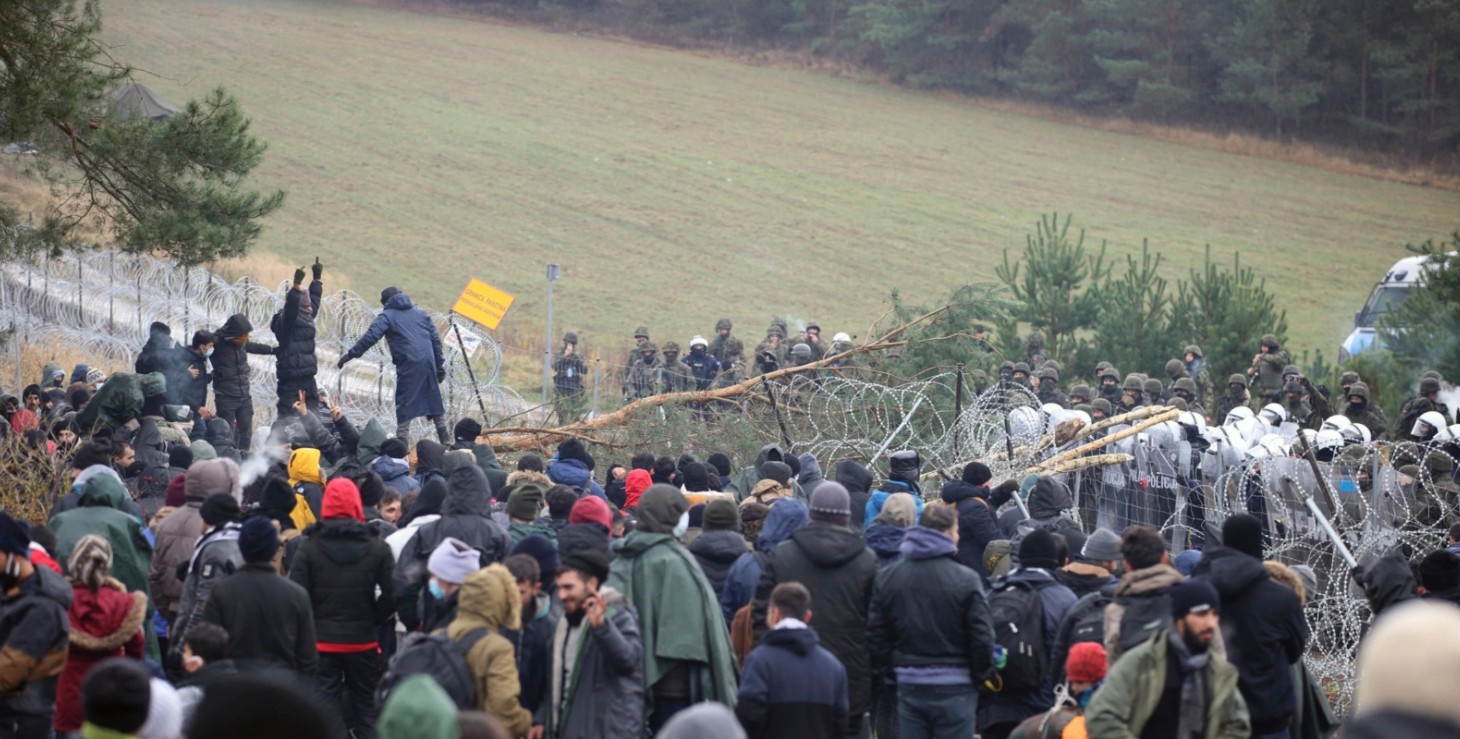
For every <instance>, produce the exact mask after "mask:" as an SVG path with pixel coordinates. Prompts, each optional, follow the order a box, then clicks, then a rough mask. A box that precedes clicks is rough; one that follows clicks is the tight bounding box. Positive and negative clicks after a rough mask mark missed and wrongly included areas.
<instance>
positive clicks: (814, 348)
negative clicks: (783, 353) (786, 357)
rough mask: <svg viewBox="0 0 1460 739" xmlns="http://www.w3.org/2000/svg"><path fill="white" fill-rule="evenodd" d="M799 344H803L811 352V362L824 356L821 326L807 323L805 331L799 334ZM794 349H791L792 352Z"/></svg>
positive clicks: (813, 322)
mask: <svg viewBox="0 0 1460 739" xmlns="http://www.w3.org/2000/svg"><path fill="white" fill-rule="evenodd" d="M800 343H802V344H805V345H806V346H807V348H809V349H810V350H811V356H812V358H813V359H812V361H816V360H818V359H821V358H822V357H824V356H826V346H825V345H824V344H822V343H821V324H820V323H817V322H816V321H807V322H806V330H805V331H802V332H801V341H800ZM794 350H795V347H792V351H794Z"/></svg>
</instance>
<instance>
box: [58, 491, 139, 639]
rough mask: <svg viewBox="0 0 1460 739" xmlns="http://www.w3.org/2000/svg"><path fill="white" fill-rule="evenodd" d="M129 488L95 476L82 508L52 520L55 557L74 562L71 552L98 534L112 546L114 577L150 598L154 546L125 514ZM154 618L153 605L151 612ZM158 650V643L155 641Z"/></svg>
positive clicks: (84, 494)
mask: <svg viewBox="0 0 1460 739" xmlns="http://www.w3.org/2000/svg"><path fill="white" fill-rule="evenodd" d="M126 497H127V491H126V488H123V487H122V484H121V483H120V482H118V481H117V479H116V478H115V477H112V476H111V475H96V476H95V477H92V478H91V479H89V480H87V481H86V485H85V487H84V488H82V490H81V499H80V503H81V507H80V508H76V509H73V510H70V511H66V512H65V513H62V514H60V515H58V516H56V517H55V518H53V519H51V524H50V528H51V531H52V532H54V533H55V534H56V551H55V557H56V561H58V562H69V561H71V550H72V549H74V548H75V547H76V543H77V542H79V541H81V537H83V536H86V535H87V534H96V535H97V536H100V537H102V538H103V539H106V540H107V543H109V544H111V547H112V577H115V578H116V579H117V580H119V581H121V583H122V584H123V585H124V586H126V588H127V592H129V593H141V594H142V596H143V597H144V598H146V597H148V596H150V592H149V590H148V581H147V580H148V571H149V570H150V569H151V558H152V544H151V543H150V542H148V541H147V537H146V536H145V535H143V533H142V524H141V523H140V522H139V521H137V519H135V518H133V517H131V516H129V515H127V514H125V513H123V512H122V501H123V500H125V499H126ZM148 615H149V617H150V616H151V610H150V604H149V610H148ZM152 644H153V646H154V648H155V644H156V643H155V642H152Z"/></svg>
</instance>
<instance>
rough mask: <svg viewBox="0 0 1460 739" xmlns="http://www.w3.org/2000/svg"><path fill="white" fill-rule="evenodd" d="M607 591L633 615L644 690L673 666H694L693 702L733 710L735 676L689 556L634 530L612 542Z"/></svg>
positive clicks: (720, 621)
mask: <svg viewBox="0 0 1460 739" xmlns="http://www.w3.org/2000/svg"><path fill="white" fill-rule="evenodd" d="M613 548H614V553H615V555H616V557H615V559H614V561H613V568H612V570H611V571H610V574H609V576H608V587H611V588H613V589H615V590H617V591H619V592H620V593H623V594H624V597H625V598H626V599H627V600H628V601H629V603H631V604H632V605H633V606H634V608H635V609H636V610H638V612H639V624H640V629H639V633H640V634H641V635H642V638H643V642H644V685H645V687H646V688H647V691H646V692H647V693H648V694H649V695H652V694H653V688H654V685H655V684H657V683H658V682H659V680H660V679H661V678H663V677H664V675H665V674H666V673H667V672H668V671H669V669H670V668H671V667H673V665H672V663H671V661H683V662H691V663H696V664H695V667H696V668H697V669H695V670H694V671H693V675H692V677H691V684H690V689H691V691H692V692H693V697H694V699H695V700H697V701H698V700H710V701H715V702H717V703H723V704H725V705H727V706H730V707H732V708H733V707H734V706H735V696H736V693H737V692H738V691H739V688H738V685H739V671H738V669H737V667H736V663H735V651H734V649H733V648H732V647H731V646H730V634H729V632H727V631H726V630H725V616H724V614H723V613H721V610H720V604H719V601H718V600H717V599H716V598H715V591H714V590H713V589H712V588H711V587H710V581H709V580H706V579H705V576H704V573H702V572H701V571H700V567H699V565H698V564H697V563H696V562H695V559H694V557H692V556H691V555H690V553H689V552H688V551H687V550H686V549H685V548H684V547H683V546H680V544H679V542H678V541H676V540H675V538H674V537H673V536H671V535H669V534H662V533H649V532H646V531H635V532H633V533H631V534H629V535H628V537H626V538H624V539H622V540H620V541H618V542H615V544H614V547H613Z"/></svg>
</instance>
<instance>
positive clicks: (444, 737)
mask: <svg viewBox="0 0 1460 739" xmlns="http://www.w3.org/2000/svg"><path fill="white" fill-rule="evenodd" d="M456 712H457V711H456V703H454V702H452V700H451V696H449V695H447V694H446V691H445V690H442V689H441V686H440V685H439V684H437V682H436V681H435V680H433V679H431V678H430V677H429V676H426V675H411V676H410V677H407V678H406V679H405V680H402V681H401V682H400V684H399V685H397V686H396V687H395V689H394V690H392V691H390V698H389V699H388V700H386V701H385V705H384V706H383V707H382V708H381V711H380V721H379V733H380V735H381V736H409V737H415V738H416V739H458V738H459V737H460V736H461V730H460V729H459V728H458V726H457V723H456V721H457V719H456Z"/></svg>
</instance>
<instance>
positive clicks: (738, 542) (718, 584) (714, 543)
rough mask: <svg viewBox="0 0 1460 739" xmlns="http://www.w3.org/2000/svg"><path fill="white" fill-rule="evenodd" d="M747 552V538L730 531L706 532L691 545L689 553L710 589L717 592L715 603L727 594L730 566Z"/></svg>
mask: <svg viewBox="0 0 1460 739" xmlns="http://www.w3.org/2000/svg"><path fill="white" fill-rule="evenodd" d="M746 551H747V550H746V546H745V537H743V536H741V535H740V534H739V533H737V532H735V531H729V530H718V531H706V532H704V533H702V534H700V535H699V537H697V538H696V539H695V540H694V541H693V542H691V543H690V545H689V553H690V554H692V555H694V558H695V562H697V563H698V564H699V566H700V571H701V572H703V573H705V579H706V580H709V581H710V588H711V589H712V590H714V591H715V602H717V603H718V602H719V601H720V596H721V595H723V594H724V593H725V578H726V577H727V576H728V575H729V574H730V566H731V565H733V564H735V560H737V559H740V556H741V555H743V554H745V553H746Z"/></svg>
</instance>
